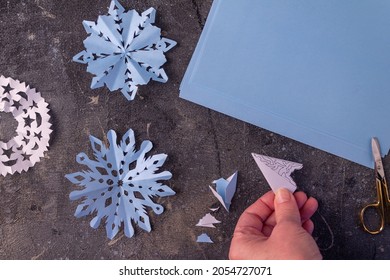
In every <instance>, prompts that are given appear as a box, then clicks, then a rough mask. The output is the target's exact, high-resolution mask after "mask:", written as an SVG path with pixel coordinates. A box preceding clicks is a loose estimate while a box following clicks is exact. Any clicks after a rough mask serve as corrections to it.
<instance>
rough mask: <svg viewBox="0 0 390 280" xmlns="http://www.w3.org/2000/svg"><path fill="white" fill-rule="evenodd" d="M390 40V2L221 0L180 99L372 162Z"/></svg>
mask: <svg viewBox="0 0 390 280" xmlns="http://www.w3.org/2000/svg"><path fill="white" fill-rule="evenodd" d="M388 46H390V2H389V1H388V0H377V1H372V0H360V1H349V0H348V1H347V0H326V1H310V0H296V1H293V2H291V1H285V0H273V1H268V0H241V1H237V0H215V1H213V5H212V8H211V11H210V13H209V15H208V17H207V22H206V25H205V27H204V29H203V32H202V35H201V37H200V40H199V43H198V45H197V47H196V50H195V52H194V55H193V57H192V59H191V62H190V64H189V67H188V69H187V71H186V74H185V76H184V79H183V82H182V83H181V86H180V96H181V97H182V98H185V99H187V100H190V101H193V102H195V103H198V104H200V105H203V106H206V107H207V108H211V109H214V110H217V111H219V112H221V113H224V114H226V115H229V116H232V117H235V118H238V119H240V120H243V121H246V122H249V123H252V124H254V125H257V126H259V127H262V128H264V129H267V130H270V131H273V132H275V133H278V134H281V135H284V136H287V137H290V138H292V139H295V140H297V141H300V142H302V143H305V144H308V145H311V146H314V147H316V148H319V149H322V150H324V151H327V152H330V153H332V154H335V155H338V156H341V157H344V158H346V159H349V160H351V161H354V162H356V163H359V164H362V165H364V166H367V167H369V168H372V167H373V166H374V164H373V160H372V152H371V138H372V137H373V136H375V137H378V139H379V140H380V142H381V147H382V156H384V155H385V154H386V153H387V152H388V151H389V148H390V129H387V127H388V126H389V125H388V121H389V118H390V114H389V103H390V94H389V92H390V83H389V69H390V55H388V53H389V48H388Z"/></svg>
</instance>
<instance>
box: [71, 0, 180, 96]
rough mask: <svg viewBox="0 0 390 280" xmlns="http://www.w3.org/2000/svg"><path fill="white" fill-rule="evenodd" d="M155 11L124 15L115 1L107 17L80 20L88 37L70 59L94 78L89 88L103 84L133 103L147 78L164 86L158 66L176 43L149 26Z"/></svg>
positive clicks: (132, 11)
mask: <svg viewBox="0 0 390 280" xmlns="http://www.w3.org/2000/svg"><path fill="white" fill-rule="evenodd" d="M155 17H156V10H155V9H154V8H149V9H148V10H146V11H145V12H143V13H142V14H141V15H139V14H138V12H137V11H135V10H130V11H127V12H125V9H124V8H123V6H122V5H121V4H120V3H119V2H118V1H117V0H113V1H111V4H110V7H109V10H108V15H103V16H99V17H98V20H97V21H96V22H92V21H83V25H84V28H85V30H86V31H87V33H88V34H90V35H89V36H88V37H87V38H86V39H85V40H84V46H85V50H84V51H82V52H80V53H78V54H77V55H75V56H74V57H73V60H74V61H76V62H80V63H83V64H88V67H87V71H88V72H89V73H91V74H93V75H95V77H94V78H93V79H92V84H91V88H92V89H95V88H99V87H102V86H104V85H106V86H107V87H108V89H109V90H110V91H115V90H118V89H120V90H121V92H122V94H123V95H124V96H125V97H126V98H127V99H128V100H133V99H134V97H135V94H136V92H137V89H138V85H145V84H147V83H148V82H149V81H150V80H151V79H152V80H154V81H158V82H163V83H165V82H166V81H167V80H168V77H167V75H166V73H165V71H164V69H163V68H161V67H162V65H163V64H164V63H165V62H166V58H165V55H164V53H165V52H167V51H169V50H170V49H171V48H173V47H174V46H175V45H176V42H175V41H173V40H170V39H167V38H164V37H161V29H160V28H158V27H156V26H154V25H152V24H153V23H154V21H155Z"/></svg>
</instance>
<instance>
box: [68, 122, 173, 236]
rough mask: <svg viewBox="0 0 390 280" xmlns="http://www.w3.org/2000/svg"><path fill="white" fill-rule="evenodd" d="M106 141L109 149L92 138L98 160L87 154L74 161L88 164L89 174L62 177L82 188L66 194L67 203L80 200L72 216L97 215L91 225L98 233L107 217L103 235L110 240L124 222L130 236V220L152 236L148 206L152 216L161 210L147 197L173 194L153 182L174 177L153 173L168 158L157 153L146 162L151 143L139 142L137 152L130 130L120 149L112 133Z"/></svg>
mask: <svg viewBox="0 0 390 280" xmlns="http://www.w3.org/2000/svg"><path fill="white" fill-rule="evenodd" d="M107 139H108V142H109V147H106V146H105V145H104V144H103V142H102V141H101V140H99V139H97V138H95V137H93V136H90V141H91V145H92V149H93V151H94V156H95V159H96V160H91V159H89V158H88V156H87V155H86V154H85V153H80V154H78V155H77V157H76V160H77V162H78V163H80V164H83V165H86V166H88V167H89V169H90V170H89V171H80V172H76V173H72V174H67V175H66V176H65V177H66V178H67V179H68V180H69V181H71V182H72V183H73V184H76V185H79V186H84V187H85V188H84V189H83V190H77V191H73V192H71V193H70V195H69V197H70V199H71V200H76V199H81V198H82V199H84V200H83V201H82V203H81V204H80V205H78V207H77V209H76V212H75V216H76V217H77V218H80V217H83V216H87V215H89V214H92V213H93V212H96V216H95V217H94V218H93V219H92V220H91V222H90V225H91V227H93V228H95V229H96V228H97V227H98V226H99V225H100V222H101V220H102V219H103V218H105V223H106V232H107V236H108V238H110V239H112V238H114V237H115V235H116V234H117V233H118V231H119V228H120V227H121V224H122V222H123V223H124V232H125V235H126V236H127V237H132V236H133V235H134V228H133V226H132V221H134V222H135V223H136V224H137V225H138V226H139V227H140V228H142V229H143V230H145V231H148V232H150V231H151V226H150V221H149V217H148V215H147V213H146V209H145V208H146V206H148V207H150V208H152V209H153V211H154V213H156V214H161V213H162V212H163V211H164V208H163V206H161V205H159V204H156V203H154V202H153V201H152V200H151V198H152V197H154V196H159V197H165V196H170V195H174V194H175V192H174V191H173V190H172V189H171V188H169V187H168V186H166V185H163V184H161V183H159V182H157V181H159V180H168V179H170V178H171V177H172V174H171V173H170V172H168V171H163V172H160V173H155V172H156V171H157V170H158V169H159V168H160V167H161V166H162V165H163V164H164V162H165V160H166V158H167V155H166V154H158V155H153V156H151V157H148V158H145V154H146V153H147V152H149V151H150V150H151V149H152V147H153V145H152V143H151V142H150V141H143V142H142V144H141V147H140V149H139V151H136V149H135V137H134V132H133V130H132V129H129V130H128V131H127V132H126V134H125V135H124V136H123V138H122V140H121V141H120V144H119V145H117V136H116V133H115V131H113V130H110V131H109V132H108V134H107Z"/></svg>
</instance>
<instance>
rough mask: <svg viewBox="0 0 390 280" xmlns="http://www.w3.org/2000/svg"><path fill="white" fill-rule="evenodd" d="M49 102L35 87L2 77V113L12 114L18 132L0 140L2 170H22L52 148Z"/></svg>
mask: <svg viewBox="0 0 390 280" xmlns="http://www.w3.org/2000/svg"><path fill="white" fill-rule="evenodd" d="M47 106H48V104H47V103H46V102H45V100H44V99H43V98H42V96H41V94H40V93H39V92H37V91H36V90H35V89H33V88H30V86H26V84H25V83H21V82H19V81H18V80H14V79H12V78H5V77H4V76H1V77H0V112H5V113H12V115H13V117H14V118H15V120H16V121H17V123H18V126H17V128H16V135H15V136H14V137H13V138H11V139H10V140H8V141H7V142H3V141H0V173H1V175H3V176H6V175H7V174H14V173H15V172H18V173H21V172H22V171H27V170H28V169H29V168H30V167H32V166H34V165H35V163H37V162H38V161H40V158H41V157H43V156H44V152H46V151H47V149H48V147H49V140H50V134H51V132H52V130H51V129H50V127H51V124H50V122H49V120H50V116H49V114H48V112H49V109H48V108H47Z"/></svg>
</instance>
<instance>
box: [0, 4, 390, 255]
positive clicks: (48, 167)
mask: <svg viewBox="0 0 390 280" xmlns="http://www.w3.org/2000/svg"><path fill="white" fill-rule="evenodd" d="M109 2H110V1H109V0H97V1H91V0H88V1H86V0H83V1H78V0H56V1H54V0H30V1H27V0H12V1H5V0H1V1H0V25H1V29H0V52H1V55H0V74H2V75H4V76H6V77H12V78H14V79H19V80H21V81H25V82H26V83H27V84H29V85H30V86H32V87H34V88H36V89H37V90H38V91H40V92H41V94H42V96H43V97H44V98H45V99H46V101H47V102H48V103H49V106H50V109H51V111H50V114H51V117H52V119H51V120H52V123H53V129H54V132H53V134H52V139H51V146H50V149H49V151H48V152H47V153H46V156H45V158H44V159H42V161H41V162H39V163H37V164H36V166H34V167H33V168H31V169H30V170H29V171H28V172H24V173H22V174H15V175H13V176H10V175H8V176H6V177H5V178H3V177H2V178H0V258H1V259H225V258H227V255H228V250H229V245H230V239H231V235H232V232H233V229H234V226H235V224H236V221H237V219H238V217H239V216H240V214H241V213H242V211H243V210H244V209H245V208H246V207H247V206H249V205H250V203H251V202H253V201H255V200H256V199H257V198H258V197H259V196H260V195H262V194H263V193H265V192H266V191H268V186H267V183H266V181H265V179H264V177H263V176H262V175H261V173H260V171H259V170H258V168H257V166H256V164H255V162H254V161H253V159H252V157H251V152H256V153H262V154H266V155H269V156H274V157H279V158H284V159H288V160H292V161H297V162H301V163H303V164H304V169H302V170H300V171H298V172H296V173H295V174H294V178H295V180H296V182H297V184H298V185H299V189H301V190H304V191H305V192H307V193H308V194H309V195H311V196H314V197H316V198H318V200H319V203H320V207H319V210H318V212H317V213H316V214H315V216H314V218H313V219H314V222H315V225H316V229H315V232H314V237H315V239H316V240H317V242H318V244H319V247H320V248H321V251H322V253H323V255H324V257H325V258H326V259H388V258H389V257H390V253H389V252H390V243H389V242H388V240H389V238H390V227H389V228H387V229H385V231H384V232H383V233H381V234H380V235H377V236H372V235H369V234H367V233H365V232H363V230H362V229H361V227H360V225H359V219H358V213H359V211H360V209H361V207H362V206H363V205H364V204H366V203H368V202H372V201H374V199H375V187H374V184H373V183H374V174H373V171H372V170H371V169H368V168H365V167H362V166H359V165H356V164H353V163H351V162H349V161H346V160H344V159H341V158H338V157H335V156H332V155H330V154H327V153H325V152H322V151H319V150H317V149H314V148H311V147H308V146H306V145H303V144H300V143H298V142H295V141H292V140H290V139H288V138H285V137H282V136H280V135H276V134H274V133H272V132H270V131H267V130H264V129H261V128H258V127H255V126H252V125H249V124H246V123H244V122H242V121H239V120H236V119H233V118H231V117H228V116H225V115H223V114H220V113H217V112H214V111H211V110H209V109H206V108H203V107H200V106H198V105H195V104H192V103H190V102H187V101H185V100H182V99H180V98H179V85H180V82H181V80H182V77H183V75H184V72H185V70H186V68H187V65H188V63H189V60H190V58H191V55H192V53H193V51H194V48H195V46H196V43H197V41H198V38H199V36H200V33H201V31H202V28H203V26H204V23H205V20H206V18H207V14H208V12H209V9H210V6H211V2H212V1H211V0H206V1H201V0H192V1H191V0H169V1H161V0H160V1H159V0H146V1H145V0H134V1H130V0H126V1H122V4H123V5H124V7H125V8H127V9H136V10H137V11H139V12H142V11H144V10H146V9H147V8H149V7H151V6H152V7H155V8H156V9H157V20H156V25H157V26H159V27H160V28H161V29H162V30H163V35H164V36H165V37H167V38H170V39H173V40H176V41H177V42H178V45H177V46H176V47H175V48H173V49H172V50H171V51H169V52H168V53H167V58H168V63H167V64H165V66H164V69H165V71H166V72H167V74H168V76H169V81H168V82H167V83H166V84H161V83H157V82H151V83H150V84H149V85H147V86H143V87H140V90H139V92H138V96H137V97H136V99H135V100H134V101H133V102H127V101H126V100H125V98H124V97H123V96H122V94H120V93H119V92H115V93H110V92H109V91H108V90H107V89H106V88H101V89H97V90H91V89H90V87H89V85H90V82H91V79H92V75H90V74H89V73H87V72H86V66H85V65H82V64H78V63H74V62H72V61H71V59H72V57H73V56H74V55H75V54H77V53H78V52H80V51H81V50H83V49H84V47H83V44H82V41H83V40H84V39H85V38H86V36H87V34H86V33H85V30H84V28H83V26H82V24H81V22H82V21H83V20H84V19H86V20H95V19H97V16H98V15H101V14H106V13H107V7H108V6H109ZM243 28H245V26H243ZM232 36H234V34H232ZM93 101H95V102H93ZM4 115H5V116H4ZM0 117H1V120H0V130H1V131H4V132H7V131H11V135H12V131H13V130H14V129H15V127H14V125H12V122H11V125H10V122H9V121H8V122H7V121H5V120H7V118H8V120H9V119H10V118H9V116H7V115H6V114H5V113H1V114H0ZM357 125H358V124H357ZM129 128H132V129H133V130H135V132H136V138H137V141H138V143H140V142H141V141H143V140H146V139H150V140H151V141H152V142H153V143H154V149H153V150H152V153H151V154H153V153H167V154H168V155H169V157H168V160H167V162H166V164H165V165H164V170H170V171H171V172H172V173H173V177H172V179H171V180H169V181H168V182H167V183H168V185H169V186H171V188H173V189H174V190H175V191H176V192H177V195H176V196H173V197H167V198H162V199H159V200H158V201H159V202H160V203H162V204H163V205H164V207H165V208H166V211H165V212H164V213H163V214H162V215H160V216H156V215H154V214H153V213H151V214H150V216H151V221H152V226H153V231H152V232H151V233H146V232H143V231H142V230H139V229H137V230H136V236H135V237H134V238H131V239H128V238H126V237H125V236H124V235H123V232H120V233H119V234H118V235H117V237H116V238H115V239H114V240H112V241H110V240H109V239H107V237H106V233H105V229H104V226H100V227H99V228H98V229H97V230H94V229H92V228H91V227H90V226H89V221H90V219H91V218H92V217H91V216H90V217H87V218H81V219H76V218H75V217H74V216H73V213H74V210H75V208H76V206H77V204H78V203H77V202H71V201H70V200H69V199H68V196H69V193H70V192H71V191H72V190H74V189H75V186H74V185H72V184H71V183H70V182H69V181H68V180H66V179H65V178H64V175H65V174H68V173H72V172H76V171H79V170H81V168H82V166H80V165H79V164H77V163H76V161H75V157H76V155H77V154H78V153H79V152H82V151H85V152H86V153H87V154H89V155H90V156H92V150H91V148H90V144H89V139H88V137H89V135H90V134H92V135H94V136H96V137H98V138H100V139H103V137H104V135H105V134H106V133H107V131H108V130H109V129H114V130H116V131H117V133H118V134H119V135H123V133H125V132H126V131H127V130H128V129H129ZM384 163H385V166H386V167H385V168H386V169H387V172H388V173H390V162H389V159H385V161H384ZM235 170H238V171H239V178H238V190H237V193H236V196H235V197H234V200H233V204H232V207H231V212H230V213H229V214H228V213H226V212H225V211H219V212H218V213H217V214H216V216H217V218H218V219H219V220H221V221H222V223H221V224H219V225H218V226H217V228H216V229H202V228H199V227H195V226H194V225H195V224H196V223H197V222H198V220H199V218H201V217H202V216H203V215H204V214H205V213H207V211H208V207H210V206H212V205H216V204H217V203H216V200H215V199H214V197H213V196H212V195H211V192H210V191H209V190H208V185H209V184H210V183H211V182H212V181H213V180H214V179H217V178H220V177H227V176H229V175H231V174H232V173H233V172H234V171H235ZM202 232H207V233H208V234H209V235H210V236H211V238H212V239H213V240H214V241H215V243H214V244H198V243H196V242H195V239H196V236H197V235H199V234H200V233H202ZM286 234H288V233H286Z"/></svg>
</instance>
